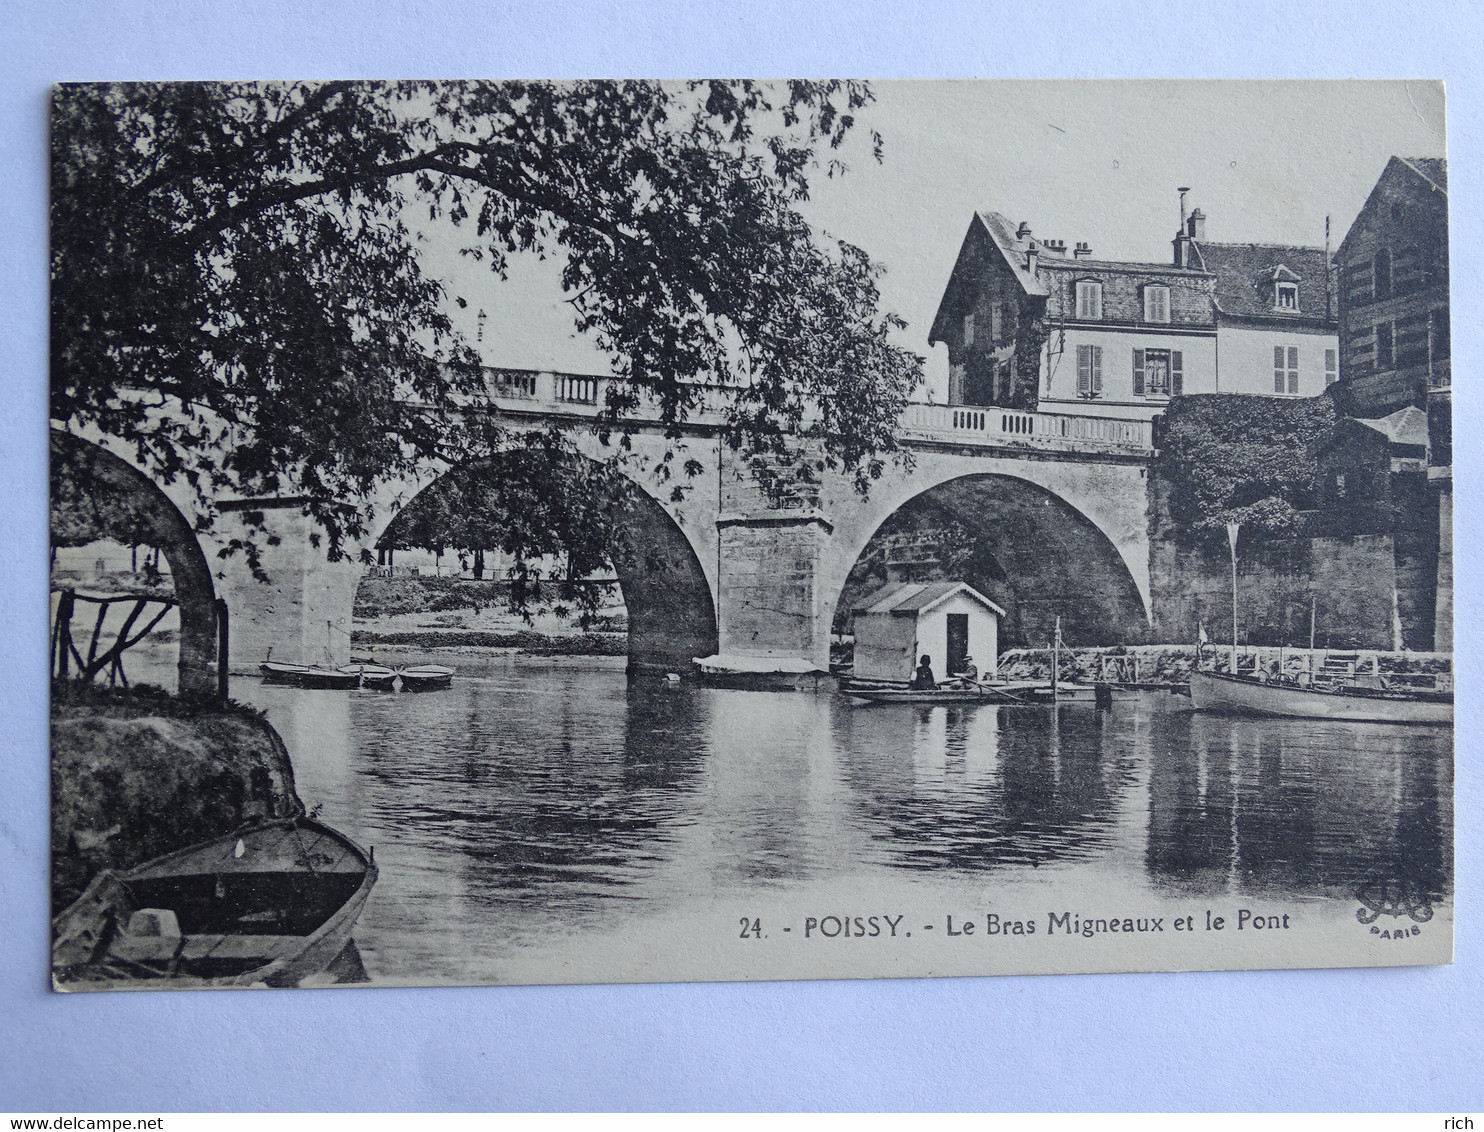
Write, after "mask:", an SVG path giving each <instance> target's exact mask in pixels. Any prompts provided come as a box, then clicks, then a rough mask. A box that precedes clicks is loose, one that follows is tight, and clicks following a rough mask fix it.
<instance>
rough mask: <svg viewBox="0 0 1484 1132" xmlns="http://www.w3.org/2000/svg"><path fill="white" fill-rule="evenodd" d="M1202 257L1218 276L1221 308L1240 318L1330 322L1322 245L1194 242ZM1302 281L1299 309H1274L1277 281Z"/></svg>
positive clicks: (1221, 311)
mask: <svg viewBox="0 0 1484 1132" xmlns="http://www.w3.org/2000/svg"><path fill="white" fill-rule="evenodd" d="M1195 250H1196V254H1197V255H1198V256H1199V262H1201V263H1203V264H1204V265H1205V267H1206V269H1207V270H1208V271H1210V272H1211V273H1212V274H1214V275H1215V276H1216V309H1217V311H1219V312H1220V313H1221V314H1226V315H1233V316H1236V317H1238V318H1279V319H1282V320H1284V321H1285V322H1305V321H1310V322H1312V321H1318V322H1323V321H1325V301H1324V299H1325V284H1326V281H1325V263H1324V249H1323V248H1309V247H1302V246H1296V245H1292V244H1208V243H1206V242H1204V241H1201V242H1198V243H1196V244H1195ZM1280 279H1281V280H1284V281H1285V282H1296V283H1298V284H1299V309H1298V311H1297V313H1294V312H1289V311H1279V310H1274V308H1273V295H1272V287H1273V284H1274V283H1275V282H1276V281H1278V280H1280Z"/></svg>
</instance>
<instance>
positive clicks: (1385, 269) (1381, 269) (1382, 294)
mask: <svg viewBox="0 0 1484 1132" xmlns="http://www.w3.org/2000/svg"><path fill="white" fill-rule="evenodd" d="M1371 291H1372V296H1373V298H1374V299H1376V300H1378V301H1379V300H1381V299H1389V298H1391V253H1390V252H1389V251H1387V250H1386V249H1385V248H1382V249H1381V250H1380V251H1379V252H1377V253H1376V258H1375V259H1373V260H1371Z"/></svg>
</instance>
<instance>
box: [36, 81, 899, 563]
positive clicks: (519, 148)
mask: <svg viewBox="0 0 1484 1132" xmlns="http://www.w3.org/2000/svg"><path fill="white" fill-rule="evenodd" d="M869 101H870V92H869V90H868V89H867V88H866V87H864V86H863V85H860V84H853V83H836V82H796V83H788V84H776V85H775V84H758V83H749V82H700V83H686V84H658V83H652V82H580V83H579V82H573V83H557V84H550V83H529V82H506V83H495V82H447V83H445V82H439V83H431V82H398V83H368V82H330V83H294V84H278V83H252V84H246V83H168V84H161V83H129V84H86V85H65V86H61V87H58V88H57V90H56V93H55V96H54V103H53V147H52V194H53V197H52V251H51V273H52V400H51V414H52V419H53V422H54V424H55V425H57V426H58V427H61V428H64V429H66V430H69V431H73V432H78V433H83V434H86V433H87V432H89V431H90V430H96V431H98V432H101V433H102V434H104V435H105V436H107V437H109V438H112V439H113V440H114V441H115V442H118V443H119V444H120V445H121V446H122V448H123V449H124V450H125V451H127V452H128V453H130V454H131V455H132V456H133V458H134V459H135V460H136V461H137V463H138V464H139V465H140V466H141V467H143V468H144V469H145V470H146V471H147V472H148V473H149V474H151V475H152V476H154V477H155V478H156V479H157V480H159V481H162V482H173V481H174V480H176V479H177V478H178V477H183V478H184V479H185V480H187V481H188V482H189V483H190V484H191V485H192V486H193V487H194V489H195V491H196V493H197V496H198V501H199V505H200V510H201V512H202V513H203V514H204V515H207V516H210V515H211V514H212V501H213V500H214V499H215V498H218V497H221V496H226V495H239V496H258V495H270V494H292V495H302V496H304V497H306V498H307V499H308V500H309V502H308V503H307V504H306V507H307V509H308V511H309V513H310V514H311V515H312V516H313V517H314V518H315V519H316V520H318V522H319V523H320V524H321V525H322V527H323V529H324V530H325V531H326V532H327V534H328V536H329V551H330V554H331V556H332V557H334V556H337V555H338V554H339V553H340V551H341V549H342V547H343V545H344V543H345V542H346V541H347V540H353V539H357V538H361V537H363V536H364V535H365V534H366V532H367V530H368V529H369V527H368V521H369V516H368V513H367V509H366V507H365V505H364V501H365V499H366V498H367V497H368V495H369V494H370V492H371V491H372V490H373V489H374V487H375V485H376V483H377V482H378V481H379V480H381V479H383V478H385V477H401V476H404V475H407V474H410V473H412V472H413V471H415V470H417V469H419V468H423V467H425V466H426V465H427V463H428V462H429V461H442V462H445V463H448V464H453V465H457V464H458V463H460V462H462V461H466V460H469V459H476V458H479V457H482V456H485V455H487V454H489V453H490V452H492V451H494V450H496V449H497V448H498V447H499V446H500V444H501V443H502V441H503V439H504V438H503V436H502V434H501V431H500V428H499V424H498V421H497V420H495V419H494V418H493V416H492V415H489V414H483V413H480V412H477V411H473V412H471V411H466V410H469V409H471V407H475V408H477V406H478V405H479V403H480V402H481V401H482V400H483V398H484V396H485V393H486V387H485V384H484V381H485V378H484V375H483V373H482V371H481V370H480V368H479V365H478V358H477V357H476V355H475V353H474V352H473V351H472V349H471V348H470V347H469V345H468V344H467V343H465V342H464V341H462V340H461V339H460V337H459V335H458V334H457V333H456V331H455V328H454V326H453V324H452V321H451V319H450V317H449V308H448V305H447V304H448V302H449V301H456V302H458V303H460V304H462V303H463V302H464V301H465V300H464V298H463V297H462V296H452V295H449V294H447V293H446V290H445V285H444V283H443V282H442V281H440V280H438V279H435V278H432V277H430V276H429V275H428V274H426V273H425V271H424V269H423V267H422V264H421V263H420V260H419V257H418V254H417V245H418V241H419V231H420V230H421V229H425V228H428V227H436V226H451V227H452V228H453V229H456V230H457V231H458V232H460V233H462V236H461V237H460V238H461V240H462V246H463V250H464V252H465V254H467V255H470V256H473V257H475V258H477V259H479V260H481V261H483V262H484V263H486V264H487V265H488V266H489V268H490V269H491V270H492V271H493V272H494V273H495V274H496V275H501V274H503V272H504V270H505V268H506V265H507V263H508V261H509V259H510V257H511V256H513V255H516V254H521V253H532V254H538V255H556V256H560V257H562V259H563V261H564V264H565V266H564V271H563V286H564V288H565V289H566V292H567V294H568V301H569V303H570V304H571V306H572V308H573V311H574V315H575V320H576V323H577V325H578V327H579V328H581V329H582V330H584V331H588V332H590V333H592V334H593V335H594V336H595V338H596V340H597V342H598V344H599V345H600V346H601V347H602V348H604V349H605V350H606V351H608V352H609V354H610V355H611V357H612V359H613V371H614V375H615V376H616V377H617V378H618V379H619V380H618V381H616V382H614V383H612V389H611V392H610V394H609V397H608V402H607V404H606V405H605V406H604V412H603V415H602V417H601V418H600V421H599V426H598V427H599V428H600V430H601V431H602V434H603V435H604V437H605V438H606V439H613V438H615V437H616V438H617V439H616V447H618V448H623V447H624V440H625V431H624V430H625V427H626V425H625V422H626V421H627V420H628V419H629V418H631V417H632V416H633V414H634V413H635V412H636V411H637V410H638V409H639V408H640V406H641V404H645V403H649V404H653V405H657V406H658V410H659V413H660V415H661V419H662V420H663V421H664V423H665V424H666V425H668V426H669V428H670V433H671V435H672V436H675V435H678V432H679V426H680V425H681V424H682V423H683V422H684V421H685V420H686V419H687V418H688V417H689V416H690V415H691V414H693V413H694V412H695V410H696V409H697V407H698V405H699V404H700V395H701V394H700V389H699V386H698V384H697V383H698V382H703V381H704V382H709V383H712V384H719V385H721V386H723V387H725V389H726V391H727V397H726V403H727V413H728V417H727V419H728V435H729V438H730V440H731V441H732V443H734V444H736V445H738V446H746V447H750V448H769V447H773V448H777V447H779V446H781V445H782V443H783V441H784V438H785V437H786V436H788V435H803V436H805V437H807V438H812V439H814V440H816V441H818V442H819V443H820V444H821V445H822V446H823V449H824V451H825V452H826V455H827V458H828V460H829V461H831V462H832V463H833V464H835V465H837V466H840V467H843V468H844V469H846V470H847V471H849V472H850V473H852V474H853V475H854V476H855V478H856V480H857V482H858V483H859V484H860V485H862V486H864V485H865V484H866V483H868V482H869V480H870V479H871V477H873V476H874V475H876V474H879V472H880V471H881V468H882V461H883V453H886V452H889V451H890V450H891V449H892V448H893V440H892V430H893V427H894V425H895V424H896V421H897V417H898V415H899V412H900V409H901V406H902V404H903V402H904V400H905V397H906V395H907V393H908V392H909V391H910V389H911V387H912V386H913V385H914V384H915V383H916V381H917V380H918V379H919V376H920V369H921V360H920V359H918V358H917V357H915V356H914V355H911V354H910V353H907V352H905V351H903V350H901V349H900V348H898V347H895V346H893V345H891V344H890V343H889V342H888V340H887V335H888V332H889V331H890V330H891V329H892V328H893V327H895V326H899V325H901V324H900V322H899V320H897V319H896V318H895V317H894V316H892V315H890V314H883V313H881V312H880V311H878V309H877V306H878V292H877V288H876V283H875V280H876V276H877V270H878V269H877V268H876V267H875V266H874V265H873V264H872V263H871V261H870V259H869V257H868V256H867V255H866V254H865V252H863V251H861V250H860V249H859V248H855V247H852V246H850V245H848V244H844V243H833V244H832V243H828V242H826V241H824V240H822V239H821V238H818V237H817V236H816V235H815V233H813V232H812V231H811V230H810V227H809V225H808V224H807V223H806V222H805V220H804V219H803V217H802V216H801V215H800V213H799V212H798V209H797V205H798V204H799V203H800V202H801V201H803V200H805V199H806V198H807V197H808V195H809V186H810V180H811V178H812V177H814V176H816V175H819V174H820V173H821V172H823V173H824V174H826V175H831V176H833V175H835V174H836V173H838V172H841V171H842V170H843V166H842V165H841V164H840V162H839V158H838V152H839V150H840V147H841V145H842V144H843V142H844V141H845V139H846V137H847V136H848V135H849V134H850V133H851V131H852V130H853V128H854V126H855V115H856V114H857V113H859V112H860V110H861V109H862V108H863V107H865V106H866V105H867V103H868V102H869ZM871 140H872V141H873V142H874V143H875V150H876V152H877V154H878V155H879V146H880V140H879V138H876V137H875V136H874V135H872V139H871ZM249 550H251V547H249Z"/></svg>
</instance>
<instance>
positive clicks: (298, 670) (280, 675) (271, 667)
mask: <svg viewBox="0 0 1484 1132" xmlns="http://www.w3.org/2000/svg"><path fill="white" fill-rule="evenodd" d="M258 671H259V672H261V673H262V674H263V679H264V681H266V682H267V683H269V684H297V683H298V682H299V677H300V676H302V675H303V674H304V673H306V672H308V671H309V665H307V664H284V663H283V662H282V661H277V660H265V661H264V662H263V663H262V664H260V665H258Z"/></svg>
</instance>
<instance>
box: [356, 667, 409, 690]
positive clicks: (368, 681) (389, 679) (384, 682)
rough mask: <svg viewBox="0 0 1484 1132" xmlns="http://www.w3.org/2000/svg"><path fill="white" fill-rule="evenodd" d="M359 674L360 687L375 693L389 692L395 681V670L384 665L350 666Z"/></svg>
mask: <svg viewBox="0 0 1484 1132" xmlns="http://www.w3.org/2000/svg"><path fill="white" fill-rule="evenodd" d="M347 667H350V668H355V669H356V670H358V671H359V672H360V674H361V687H362V688H370V689H372V690H374V691H377V692H390V691H391V690H392V685H393V684H394V683H395V682H396V679H397V670H396V669H395V668H388V667H387V666H386V665H384V664H352V665H348V666H347Z"/></svg>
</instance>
